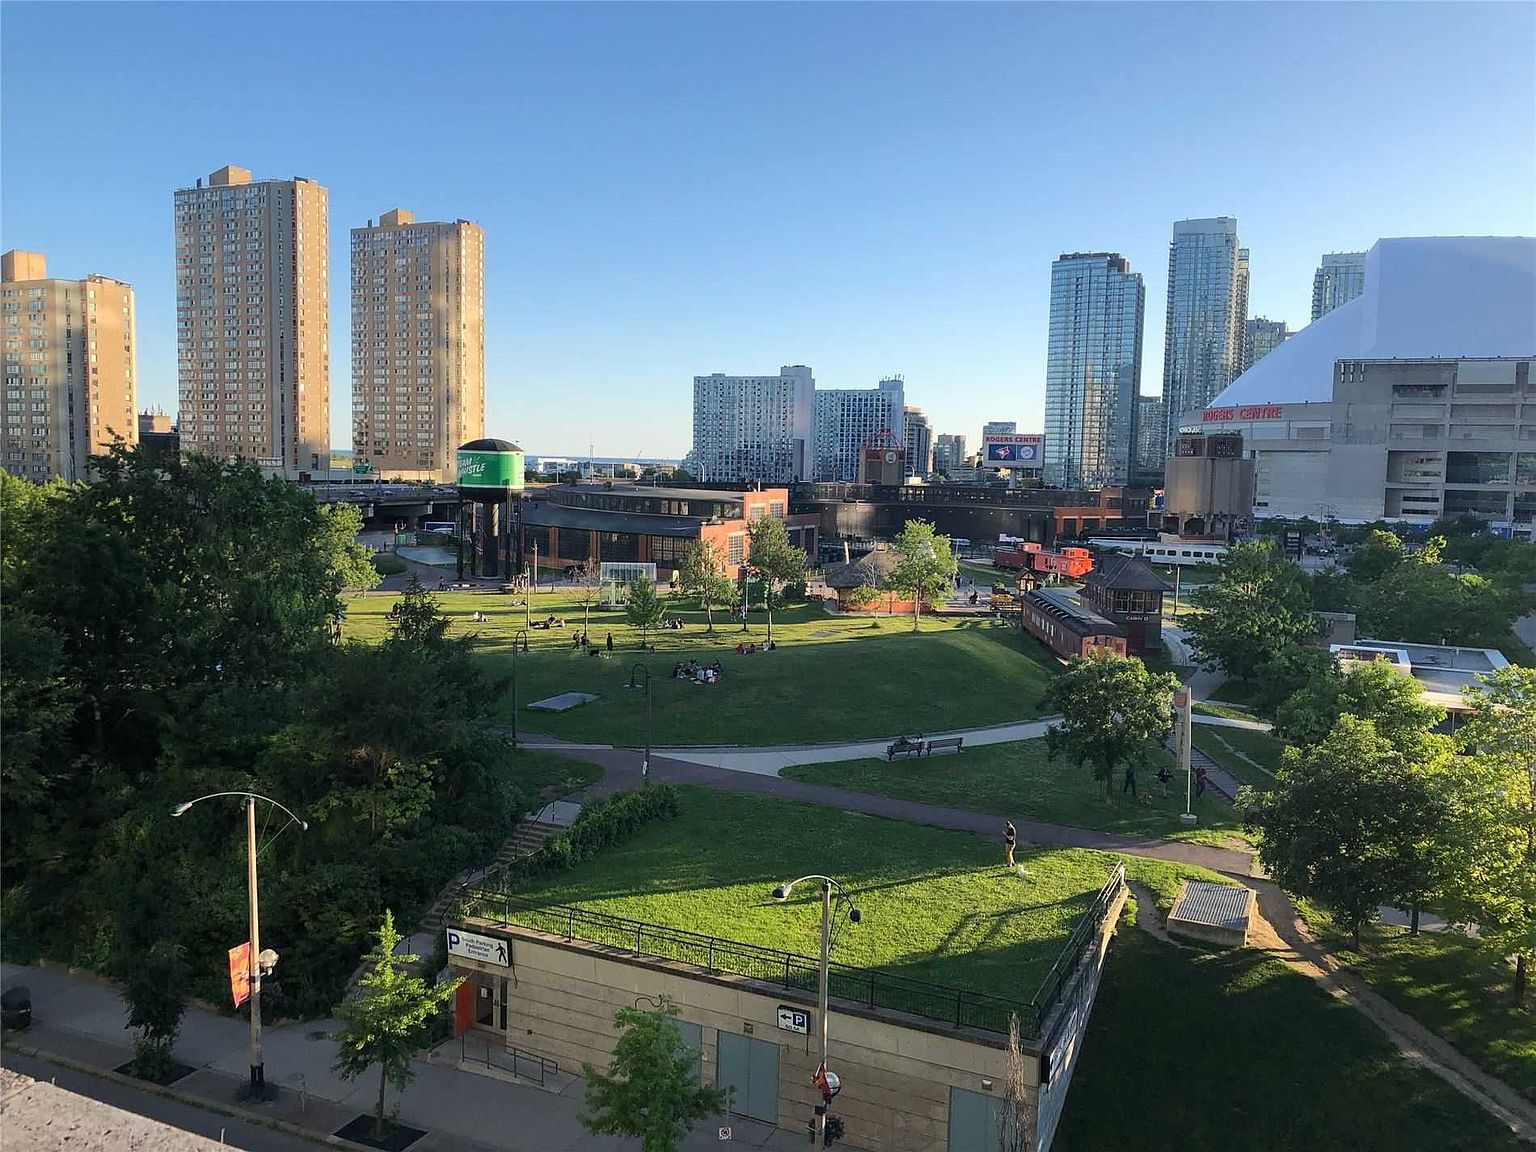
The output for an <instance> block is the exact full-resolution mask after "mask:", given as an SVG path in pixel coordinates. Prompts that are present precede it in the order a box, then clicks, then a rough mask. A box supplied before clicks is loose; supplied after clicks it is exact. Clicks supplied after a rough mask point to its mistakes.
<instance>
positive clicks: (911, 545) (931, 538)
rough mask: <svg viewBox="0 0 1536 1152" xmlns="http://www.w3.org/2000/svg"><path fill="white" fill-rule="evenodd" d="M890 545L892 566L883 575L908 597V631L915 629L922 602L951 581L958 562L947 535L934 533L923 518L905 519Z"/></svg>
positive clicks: (958, 568)
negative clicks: (894, 564)
mask: <svg viewBox="0 0 1536 1152" xmlns="http://www.w3.org/2000/svg"><path fill="white" fill-rule="evenodd" d="M891 548H892V551H894V552H895V553H896V567H895V568H893V569H892V570H891V574H890V575H889V576H888V577H886V584H887V585H889V586H890V588H891V589H893V590H894V591H896V592H899V593H901V594H902V595H903V596H910V597H912V631H914V632H916V631H917V625H918V617H919V616H920V615H921V614H922V604H923V601H925V600H932V599H933V598H935V597H936V596H938V595H939V593H940V592H943V591H944V590H945V589H947V588H949V587H950V586H951V585H952V584H953V583H954V581H955V573H956V572H958V571H959V570H960V563H959V561H957V560H956V559H955V550H954V549H953V548H952V547H951V546H950V543H949V537H948V536H939V535H935V533H934V530H933V525H932V524H931V523H929V522H928V521H927V520H908V521H907V522H906V524H905V525H904V526H903V527H902V529H901V531H900V532H899V533H898V534H897V536H896V539H895V540H894V541H893V542H892V545H891Z"/></svg>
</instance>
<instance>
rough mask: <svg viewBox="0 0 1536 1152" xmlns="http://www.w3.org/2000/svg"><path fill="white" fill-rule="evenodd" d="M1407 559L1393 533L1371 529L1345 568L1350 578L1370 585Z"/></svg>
mask: <svg viewBox="0 0 1536 1152" xmlns="http://www.w3.org/2000/svg"><path fill="white" fill-rule="evenodd" d="M1406 558H1407V555H1406V553H1405V552H1404V551H1403V542H1402V539H1401V538H1400V537H1398V535H1397V534H1396V533H1395V532H1390V531H1388V530H1386V529H1384V528H1372V529H1371V530H1370V531H1369V532H1368V533H1366V537H1365V541H1364V542H1363V543H1361V544H1359V545H1357V546H1356V547H1355V550H1354V551H1353V552H1351V553H1350V555H1349V560H1348V561H1347V562H1346V564H1345V566H1346V567H1347V568H1348V569H1349V574H1350V576H1352V577H1354V579H1356V580H1359V581H1364V582H1366V583H1371V582H1373V581H1376V580H1380V579H1381V578H1382V577H1383V576H1385V575H1386V574H1387V573H1388V572H1390V571H1392V569H1394V568H1396V567H1397V566H1398V565H1399V564H1401V563H1402V562H1403V561H1404V560H1405V559H1406Z"/></svg>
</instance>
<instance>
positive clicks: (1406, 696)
mask: <svg viewBox="0 0 1536 1152" xmlns="http://www.w3.org/2000/svg"><path fill="white" fill-rule="evenodd" d="M1345 715H1349V716H1354V717H1356V718H1358V719H1361V720H1370V721H1372V722H1373V723H1374V724H1375V726H1376V733H1377V735H1379V736H1381V737H1382V738H1384V739H1386V740H1387V741H1389V742H1390V743H1391V744H1392V746H1393V747H1394V748H1396V749H1398V751H1400V752H1404V753H1407V754H1416V753H1421V752H1423V751H1424V749H1425V742H1426V741H1428V740H1430V739H1431V737H1430V732H1431V731H1432V730H1433V729H1434V727H1435V725H1437V724H1439V723H1440V722H1441V721H1442V720H1444V719H1445V712H1444V711H1442V710H1441V709H1439V708H1436V707H1435V706H1434V705H1432V704H1429V703H1426V702H1425V700H1424V691H1423V689H1422V688H1421V687H1420V686H1419V682H1418V681H1417V680H1414V679H1413V678H1412V677H1409V676H1404V675H1403V674H1402V673H1400V672H1398V671H1397V670H1396V669H1395V668H1393V667H1392V666H1391V665H1390V664H1386V663H1374V664H1357V665H1355V666H1354V667H1353V668H1351V669H1350V670H1349V671H1348V672H1340V671H1338V670H1337V669H1333V668H1329V669H1327V670H1326V671H1324V672H1322V673H1320V674H1318V675H1314V676H1312V677H1310V678H1309V679H1308V680H1307V682H1306V684H1305V685H1304V686H1303V687H1302V688H1300V689H1299V690H1298V691H1296V692H1295V693H1294V694H1293V695H1292V696H1291V697H1290V698H1289V699H1288V700H1286V702H1285V703H1284V704H1282V705H1281V706H1280V707H1279V709H1277V711H1276V713H1275V731H1276V732H1277V733H1278V734H1279V735H1281V736H1284V737H1285V738H1286V739H1287V740H1289V741H1291V742H1292V743H1293V744H1297V745H1300V746H1302V747H1307V746H1310V745H1313V744H1320V743H1322V741H1323V740H1325V739H1327V737H1328V734H1329V733H1330V732H1332V731H1333V729H1334V726H1335V725H1336V724H1337V723H1338V721H1339V718H1340V717H1341V716H1345Z"/></svg>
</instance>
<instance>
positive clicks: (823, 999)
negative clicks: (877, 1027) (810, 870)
mask: <svg viewBox="0 0 1536 1152" xmlns="http://www.w3.org/2000/svg"><path fill="white" fill-rule="evenodd" d="M807 880H820V881H821V979H820V981H819V982H818V984H817V989H816V1010H817V1015H818V1016H819V1017H820V1020H819V1024H820V1025H821V1071H822V1072H823V1073H825V1072H826V1071H827V975H828V969H829V968H830V967H831V963H832V889H833V888H836V889H837V891H838V895H839V896H840V897H843V898H845V899H847V901H848V922H849V923H850V924H857V923H858V922H859V921H860V920H862V919H863V913H861V912H860V911H859V909H858V907H857V906H856V905H855V904H854V902H853V897H852V896H849V895H848V890H847V889H846V888H844V887H843V886H842V885H841V884H839V883H838V882H837V881H836V880H834V879H832V877H830V876H814V875H813V876H802V877H800V879H798V880H791V881H790V882H789V883H788V884H780V885H779V886H778V887H777V888H775V889H774V890H773V892H772V896H773V898H774V899H775V900H778V901H781V902H782V901H785V900H788V899H789V894H790V893H791V892H793V891H794V890H795V885H796V884H803V883H805V881H807ZM826 1135H827V1105H826V1104H825V1103H823V1104H818V1105H817V1106H816V1138H815V1140H814V1141H813V1142H812V1143H813V1144H825V1142H826Z"/></svg>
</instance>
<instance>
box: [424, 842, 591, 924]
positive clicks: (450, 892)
mask: <svg viewBox="0 0 1536 1152" xmlns="http://www.w3.org/2000/svg"><path fill="white" fill-rule="evenodd" d="M562 828H563V825H560V824H553V823H550V822H548V821H545V820H539V819H534V820H527V821H524V822H523V823H521V824H519V825H518V826H517V829H516V830H515V831H514V832H513V833H512V837H511V839H509V840H508V841H507V842H506V843H505V844H503V845H502V846H501V851H499V852H497V853H496V859H494V860H493V861H491V863H489V864H487V865H486V866H485V867H484V868H476V869H474V870H472V871H470V872H466V873H464V874H463V875H461V876H455V877H454V878H453V880H452V881H450V882H449V883H448V885H447V886H446V887H444V888H443V890H442V891H441V892H439V893H438V894H437V899H436V900H434V901H433V902H432V907H431V908H429V909H428V910H427V914H426V916H425V917H423V919H422V921H421V928H420V929H419V931H421V932H426V933H430V934H432V935H434V936H435V935H436V934H437V933H439V932H441V931H442V930H443V921H444V919H445V917H447V915H448V910H449V909H450V908H452V907H453V902H454V901H455V900H457V899H458V897H459V890H460V889H461V888H462V887H463V885H464V884H466V883H468V882H470V881H472V880H474V879H477V878H479V877H481V876H484V875H485V874H486V873H488V872H491V871H494V870H495V869H497V868H499V867H501V866H502V865H503V864H509V863H511V862H512V861H513V860H516V859H517V858H518V857H519V856H526V855H528V854H529V853H530V852H532V851H533V850H534V849H536V848H537V847H538V846H539V845H540V844H543V843H544V841H546V840H548V839H549V838H550V837H551V836H553V835H554V834H555V833H556V832H559V831H561V830H562Z"/></svg>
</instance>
